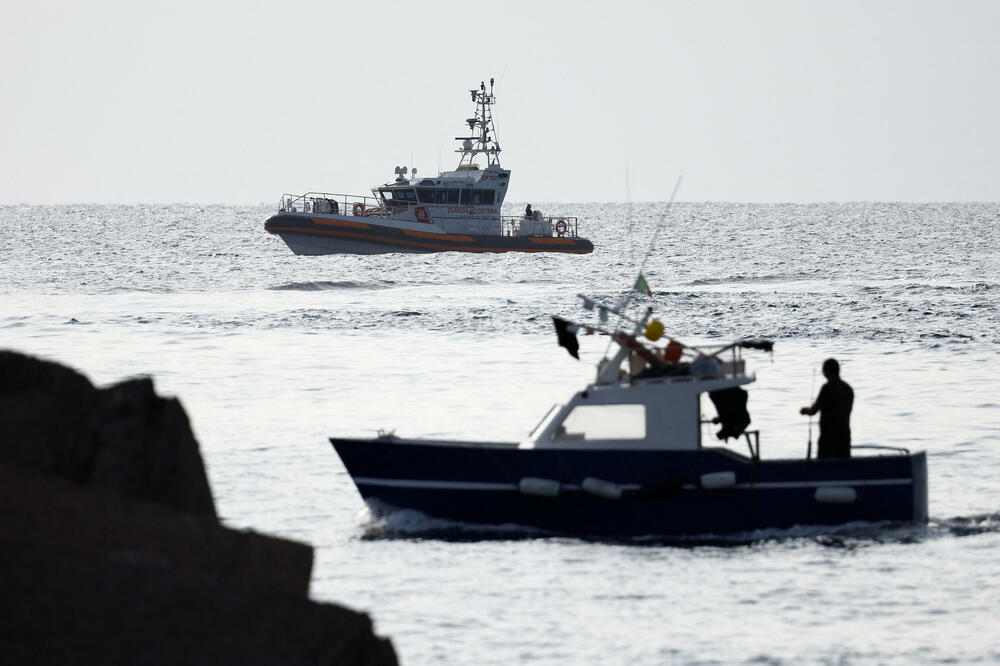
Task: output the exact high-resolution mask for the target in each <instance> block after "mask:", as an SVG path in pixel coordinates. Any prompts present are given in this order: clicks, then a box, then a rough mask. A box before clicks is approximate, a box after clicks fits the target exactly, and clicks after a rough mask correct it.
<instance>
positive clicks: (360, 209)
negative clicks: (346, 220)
mask: <svg viewBox="0 0 1000 666" xmlns="http://www.w3.org/2000/svg"><path fill="white" fill-rule="evenodd" d="M364 214H365V205H364V204H363V203H361V202H360V201H359V202H358V203H356V204H354V216H355V217H360V216H362V215H364Z"/></svg>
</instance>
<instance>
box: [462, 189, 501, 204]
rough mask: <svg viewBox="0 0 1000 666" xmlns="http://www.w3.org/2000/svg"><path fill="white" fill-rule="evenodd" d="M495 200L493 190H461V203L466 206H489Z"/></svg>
mask: <svg viewBox="0 0 1000 666" xmlns="http://www.w3.org/2000/svg"><path fill="white" fill-rule="evenodd" d="M495 199H496V192H494V191H493V190H462V203H463V204H465V205H467V206H491V205H493V202H494V201H495Z"/></svg>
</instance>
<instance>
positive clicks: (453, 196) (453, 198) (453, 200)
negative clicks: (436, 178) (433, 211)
mask: <svg viewBox="0 0 1000 666" xmlns="http://www.w3.org/2000/svg"><path fill="white" fill-rule="evenodd" d="M459 191H460V190H448V203H450V204H457V203H458V193H459Z"/></svg>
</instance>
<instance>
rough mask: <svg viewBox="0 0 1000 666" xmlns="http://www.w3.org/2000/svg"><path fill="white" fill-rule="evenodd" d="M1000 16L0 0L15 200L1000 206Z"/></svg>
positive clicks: (430, 3)
mask: <svg viewBox="0 0 1000 666" xmlns="http://www.w3.org/2000/svg"><path fill="white" fill-rule="evenodd" d="M998 26H1000V2H993V1H984V2H972V1H963V0H956V1H952V2H926V1H920V0H910V1H899V2H889V1H882V0H869V1H867V2H856V1H853V0H842V1H836V2H835V1H833V0H831V1H829V2H815V1H810V0H794V1H787V2H777V1H775V2H768V1H765V0H760V1H756V2H748V1H746V2H745V1H733V2H724V1H711V0H707V1H701V2H694V1H684V2H680V1H673V0H660V1H650V2H645V1H639V0H617V1H614V2H612V1H609V0H602V1H601V2H589V1H586V0H581V1H578V2H556V1H546V0H534V1H522V0H505V1H504V2H492V3H481V2H445V1H439V0H421V1H419V2H418V1H410V2H392V1H389V0H382V1H380V2H354V1H346V0H325V1H323V2H299V1H295V0H284V1H281V2H255V1H254V0H241V1H240V2H223V1H219V0H201V1H199V2H187V1H186V0H174V1H171V2H152V1H149V2H143V1H141V0H130V1H121V2H120V1H101V0H91V1H88V2H77V1H68V0H37V1H33V2H18V1H17V0H0V204H17V203H29V204H46V203H180V202H189V203H206V204H207V203H212V204H231V205H237V204H256V203H262V202H264V203H266V202H275V203H276V202H277V201H278V200H279V198H280V196H281V195H282V194H283V193H286V192H287V193H303V192H306V191H320V192H331V193H338V194H366V193H368V191H369V189H370V188H371V187H372V186H374V185H378V184H381V183H383V182H386V181H390V180H392V179H393V178H394V173H393V170H394V168H395V167H396V166H397V165H399V166H403V165H405V166H408V167H411V168H412V167H414V166H415V167H417V168H418V170H419V173H421V174H426V175H432V174H436V173H437V171H438V169H439V167H440V168H443V169H446V170H448V169H452V168H454V166H455V164H456V163H457V155H456V154H455V153H454V152H453V151H454V149H455V148H456V147H457V142H456V141H454V140H453V139H454V137H456V136H460V135H462V134H463V131H464V129H465V127H466V126H465V125H464V123H463V121H464V119H465V118H467V117H470V116H471V115H472V111H473V107H472V105H471V102H470V96H469V93H468V90H469V89H471V88H475V87H478V85H479V82H480V81H483V80H485V81H487V82H488V80H489V78H490V77H494V78H495V79H496V86H495V92H496V97H497V104H496V106H495V107H494V118H495V120H496V125H497V138H498V139H499V141H500V145H501V147H502V148H503V153H502V154H501V163H502V165H503V166H504V167H505V168H508V169H511V171H512V174H511V186H510V193H509V195H508V201H511V202H520V201H535V202H595V201H608V202H625V201H664V200H666V199H668V198H669V197H670V193H671V191H672V189H673V185H674V183H675V181H676V180H677V178H678V177H681V176H683V184H682V186H681V189H680V192H679V193H678V199H679V200H681V201H732V202H783V201H787V202H812V201H998V200H1000V85H998V82H1000V37H998V36H997V29H998Z"/></svg>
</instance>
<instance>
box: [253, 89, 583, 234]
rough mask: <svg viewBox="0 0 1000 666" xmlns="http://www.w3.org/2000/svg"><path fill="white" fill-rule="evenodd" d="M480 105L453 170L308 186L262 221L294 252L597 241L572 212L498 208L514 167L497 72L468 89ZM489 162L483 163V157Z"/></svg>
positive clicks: (401, 170) (404, 169) (285, 197)
mask: <svg viewBox="0 0 1000 666" xmlns="http://www.w3.org/2000/svg"><path fill="white" fill-rule="evenodd" d="M469 92H470V93H471V95H472V102H473V103H474V104H475V106H476V111H475V115H474V117H472V118H469V119H468V120H466V121H465V122H466V124H467V125H468V132H467V136H460V137H456V140H457V141H460V142H461V147H460V148H459V149H458V150H457V151H456V152H457V153H459V154H460V155H461V157H460V159H459V163H458V166H457V167H456V168H455V170H454V171H442V172H441V173H439V174H438V175H437V176H436V177H434V178H418V177H417V170H416V169H413V170H412V171H410V172H409V177H408V176H407V171H408V170H407V167H405V166H403V167H399V166H397V167H396V170H395V172H396V179H395V180H394V181H392V182H388V183H386V184H384V185H379V186H376V187H373V188H372V190H371V191H372V196H371V197H369V196H354V195H347V194H329V193H322V192H308V193H306V194H302V195H292V194H285V195H282V197H281V201H280V203H279V204H278V212H277V213H276V214H275V215H273V216H272V217H271V218H270V219H268V220H267V221H266V222H265V223H264V229H265V230H266V231H268V232H269V233H272V234H276V235H277V236H279V237H281V239H282V240H283V241H285V243H286V244H287V245H288V247H289V248H291V250H292V251H293V252H294V253H295V254H382V253H386V252H446V251H453V252H455V251H457V252H563V253H571V254H586V253H589V252H593V250H594V245H593V243H591V242H590V241H589V240H587V239H586V238H581V237H580V235H579V221H578V220H577V218H576V217H574V216H568V215H549V216H546V215H543V214H542V212H541V211H531V212H530V213H529V212H528V211H526V212H525V215H523V216H504V215H501V214H500V208H501V206H502V204H503V200H504V197H505V196H506V194H507V186H508V184H509V183H510V170H509V169H503V168H501V166H500V144H499V143H498V142H497V138H496V129H495V128H494V125H493V112H492V107H493V104H495V103H496V96H495V95H494V94H493V79H490V88H489V92H487V90H486V84H485V83H480V84H479V89H473V90H470V91H469ZM484 161H485V163H483V162H484Z"/></svg>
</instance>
